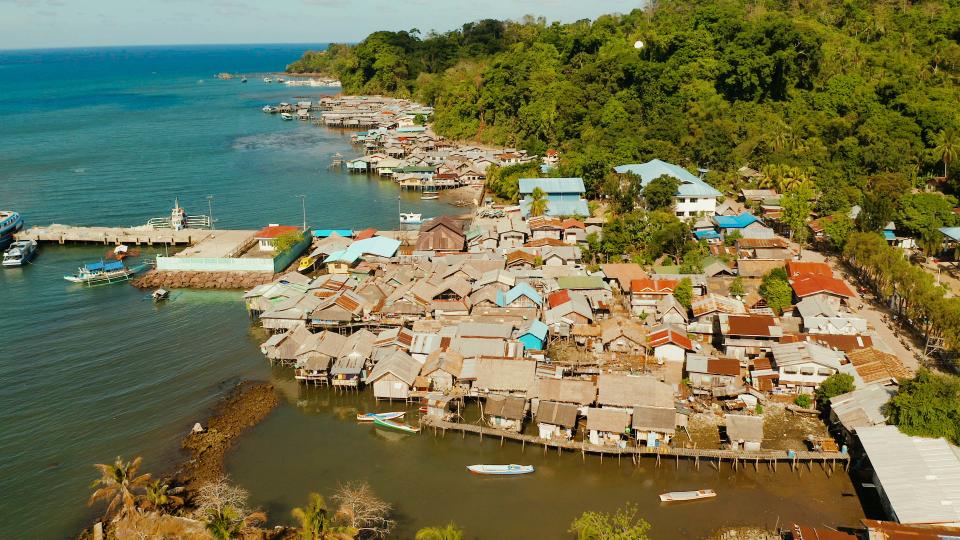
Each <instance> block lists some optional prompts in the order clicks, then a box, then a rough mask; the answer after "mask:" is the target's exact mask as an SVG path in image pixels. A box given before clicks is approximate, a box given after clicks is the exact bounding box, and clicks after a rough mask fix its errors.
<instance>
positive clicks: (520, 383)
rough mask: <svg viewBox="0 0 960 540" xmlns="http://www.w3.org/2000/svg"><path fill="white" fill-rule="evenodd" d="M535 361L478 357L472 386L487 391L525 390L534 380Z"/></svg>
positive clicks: (530, 386) (528, 388) (531, 385)
mask: <svg viewBox="0 0 960 540" xmlns="http://www.w3.org/2000/svg"><path fill="white" fill-rule="evenodd" d="M536 369H537V363H536V362H534V361H532V360H500V359H480V360H478V361H477V380H476V382H474V388H477V389H480V390H489V391H494V392H496V391H505V392H514V391H516V392H526V391H528V390H530V388H532V387H533V384H534V382H535V381H536Z"/></svg>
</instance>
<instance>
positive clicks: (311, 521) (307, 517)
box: [290, 493, 357, 540]
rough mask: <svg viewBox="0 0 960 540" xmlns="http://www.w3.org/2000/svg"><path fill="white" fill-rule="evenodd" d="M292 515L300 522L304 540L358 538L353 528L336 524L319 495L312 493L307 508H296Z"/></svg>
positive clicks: (346, 539)
mask: <svg viewBox="0 0 960 540" xmlns="http://www.w3.org/2000/svg"><path fill="white" fill-rule="evenodd" d="M290 514H291V515H292V516H293V519H295V520H297V521H298V522H300V537H301V538H303V539H304V540H351V539H353V538H355V537H356V536H357V530H356V529H354V528H353V527H346V526H342V525H338V524H336V523H335V522H334V520H333V519H332V518H331V517H330V515H329V509H328V508H327V501H325V500H324V498H323V496H321V495H320V494H319V493H311V494H310V498H309V501H308V502H307V506H306V507H304V508H300V507H297V508H294V509H293V511H292V512H290Z"/></svg>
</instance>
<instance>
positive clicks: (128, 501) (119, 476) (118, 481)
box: [87, 456, 150, 515]
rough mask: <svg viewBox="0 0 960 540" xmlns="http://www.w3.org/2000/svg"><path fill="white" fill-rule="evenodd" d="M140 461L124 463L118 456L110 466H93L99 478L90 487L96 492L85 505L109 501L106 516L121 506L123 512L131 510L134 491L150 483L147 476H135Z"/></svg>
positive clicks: (133, 501) (134, 499)
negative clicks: (98, 473)
mask: <svg viewBox="0 0 960 540" xmlns="http://www.w3.org/2000/svg"><path fill="white" fill-rule="evenodd" d="M141 461H143V458H141V457H140V456H137V457H136V458H135V459H134V460H133V461H130V462H124V461H123V460H122V459H121V458H120V456H117V459H116V460H115V461H114V462H113V463H112V464H103V463H97V464H95V465H94V467H96V468H97V470H98V471H100V478H97V479H96V480H94V481H93V483H92V484H91V485H90V487H92V488H97V490H96V491H94V492H93V494H91V495H90V500H88V501H87V505H88V506H89V505H92V504H93V503H95V502H97V501H99V500H109V501H110V504H109V505H107V515H109V514H112V513H113V512H114V511H115V510H116V509H117V507H118V506H122V508H123V512H127V511H129V510H132V509H133V508H134V506H135V505H136V497H135V496H134V491H135V490H137V489H140V488H144V487H145V486H146V485H147V482H149V481H150V475H149V474H141V475H140V476H137V470H139V469H140V462H141Z"/></svg>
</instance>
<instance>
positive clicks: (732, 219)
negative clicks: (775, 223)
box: [713, 212, 757, 229]
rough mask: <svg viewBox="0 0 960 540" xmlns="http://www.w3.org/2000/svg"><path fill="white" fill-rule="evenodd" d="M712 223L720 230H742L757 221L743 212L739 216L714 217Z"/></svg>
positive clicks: (755, 217)
mask: <svg viewBox="0 0 960 540" xmlns="http://www.w3.org/2000/svg"><path fill="white" fill-rule="evenodd" d="M713 221H714V222H715V223H716V224H717V227H720V228H721V229H742V228H744V227H746V226H748V225H750V224H752V223H754V222H756V221H757V216H755V215H753V214H751V213H749V212H744V213H742V214H740V215H739V216H714V218H713Z"/></svg>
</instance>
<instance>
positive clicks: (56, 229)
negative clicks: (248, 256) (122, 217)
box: [16, 224, 217, 246]
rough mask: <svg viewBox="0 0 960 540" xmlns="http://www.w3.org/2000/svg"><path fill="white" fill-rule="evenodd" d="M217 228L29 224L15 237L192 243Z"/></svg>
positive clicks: (109, 242) (48, 240)
mask: <svg viewBox="0 0 960 540" xmlns="http://www.w3.org/2000/svg"><path fill="white" fill-rule="evenodd" d="M215 232H217V231H213V230H209V229H181V230H179V231H177V230H174V229H154V228H150V227H74V226H72V225H60V224H53V225H49V226H46V227H30V228H29V229H25V230H22V231H20V232H19V233H17V235H16V237H17V240H35V241H37V242H55V243H58V244H66V243H69V242H77V243H84V244H103V245H111V244H113V245H119V244H127V245H131V244H132V245H144V244H145V245H148V246H152V245H154V244H168V245H189V244H195V243H197V242H199V241H201V240H203V239H205V238H207V237H208V236H210V235H211V234H214V233H215Z"/></svg>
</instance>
